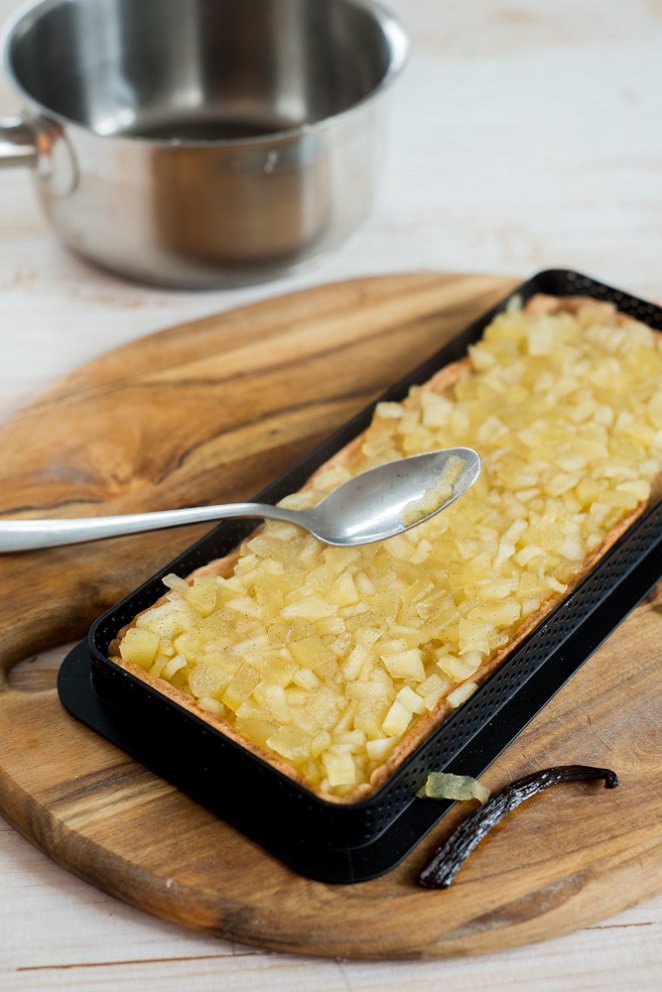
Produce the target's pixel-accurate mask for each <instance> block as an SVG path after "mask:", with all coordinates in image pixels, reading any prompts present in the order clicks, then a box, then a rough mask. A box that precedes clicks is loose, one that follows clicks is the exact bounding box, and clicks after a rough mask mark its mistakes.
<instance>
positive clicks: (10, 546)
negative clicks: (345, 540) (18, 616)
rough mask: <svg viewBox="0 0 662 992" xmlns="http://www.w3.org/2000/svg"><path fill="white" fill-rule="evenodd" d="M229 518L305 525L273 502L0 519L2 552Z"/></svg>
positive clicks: (57, 545)
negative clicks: (41, 517)
mask: <svg viewBox="0 0 662 992" xmlns="http://www.w3.org/2000/svg"><path fill="white" fill-rule="evenodd" d="M229 517H257V518H268V519H271V520H285V521H287V522H288V523H300V524H303V520H300V518H299V514H297V513H295V512H294V511H292V510H286V509H284V508H283V507H280V506H271V504H269V503H226V504H221V505H219V506H191V507H184V508H182V509H181V510H160V511H156V512H154V513H127V514H122V515H118V516H108V517H79V518H69V519H56V518H55V519H51V520H0V552H3V553H5V552H12V551H35V550H37V549H38V548H54V547H59V546H60V545H63V544H82V543H83V542H85V541H99V540H101V539H102V538H107V537H120V536H121V535H124V534H139V533H142V532H143V531H147V530H162V529H164V528H166V527H182V526H184V525H185V524H196V523H203V522H205V521H210V522H216V521H218V520H221V519H223V518H226V519H227V518H229Z"/></svg>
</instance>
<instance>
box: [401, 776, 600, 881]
mask: <svg viewBox="0 0 662 992" xmlns="http://www.w3.org/2000/svg"><path fill="white" fill-rule="evenodd" d="M591 779H604V783H605V788H606V789H615V788H616V786H617V785H618V776H617V775H616V772H613V771H611V770H610V769H609V768H593V767H592V766H591V765H558V766H556V767H554V768H544V769H542V771H539V772H534V773H533V774H532V775H527V776H525V777H524V778H520V779H517V781H515V782H511V783H510V785H507V786H506V787H505V788H504V789H501V791H500V792H497V793H495V794H494V795H493V796H492V798H491V799H489V800H488V802H486V803H485V805H484V806H481V808H480V809H478V810H476V812H475V813H473V814H472V815H471V816H469V817H467V819H466V820H463V822H462V823H461V824H460V825H459V827H458V828H457V830H455V831H454V832H453V833H452V834H451V836H450V837H449V838H448V839H447V840H446V841H445V842H444V843H443V844H442V845H441V847H439V848H438V849H437V851H436V853H435V855H434V857H433V858H432V860H431V861H430V863H429V864H428V865H427V867H425V868H424V869H423V871H422V872H421V874H420V875H419V879H418V880H419V882H420V884H421V885H422V886H424V887H425V888H428V889H447V888H448V886H449V885H450V884H451V882H452V881H453V879H454V878H455V876H456V875H457V873H458V872H459V870H460V868H461V867H462V865H463V864H464V862H465V861H466V859H467V858H468V857H469V855H470V854H471V852H472V851H473V850H474V848H476V847H477V846H478V844H480V842H481V840H483V838H484V837H486V836H487V834H488V833H489V832H490V830H491V829H492V828H493V827H495V826H496V825H497V824H498V823H500V822H501V820H503V818H504V817H505V816H507V815H508V813H510V812H511V811H512V810H514V809H516V808H517V807H518V806H520V805H521V804H522V803H523V802H526V800H527V799H531V797H532V796H535V795H537V794H538V793H539V792H543V791H544V790H545V789H549V787H550V786H552V785H557V784H558V783H560V782H579V781H589V780H591Z"/></svg>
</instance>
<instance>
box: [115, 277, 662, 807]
mask: <svg viewBox="0 0 662 992" xmlns="http://www.w3.org/2000/svg"><path fill="white" fill-rule="evenodd" d="M661 387H662V335H660V334H658V333H656V332H654V331H652V330H651V329H650V328H648V327H646V326H645V325H643V324H641V323H639V322H638V321H635V320H634V319H632V318H630V317H626V316H625V315H623V314H620V313H619V312H617V311H616V310H615V309H614V308H613V307H612V306H611V305H610V304H604V303H597V302H595V301H593V300H590V299H581V298H554V297H547V296H540V295H539V296H536V297H533V298H532V299H531V300H530V301H529V303H528V304H527V305H526V307H525V308H524V309H521V308H520V307H518V306H517V305H516V304H515V305H513V306H511V307H509V309H508V310H506V311H504V312H503V313H501V314H499V315H498V316H497V317H496V318H495V319H494V320H493V321H492V323H491V324H490V325H489V326H488V327H487V328H486V330H485V333H484V335H483V338H482V339H481V340H480V341H479V342H478V343H477V344H476V345H474V346H472V347H471V348H470V350H469V355H468V356H467V358H466V359H463V360H461V361H459V362H455V363H453V364H452V365H449V366H446V367H445V368H443V369H441V370H440V371H439V372H438V373H437V374H436V375H435V376H434V377H433V378H432V379H430V380H429V381H428V382H427V383H425V384H424V385H423V386H421V387H419V386H416V387H412V389H411V391H410V393H409V396H408V397H407V399H406V400H404V401H403V402H402V403H381V404H378V405H377V407H376V409H375V414H374V417H373V420H372V423H371V425H370V426H369V428H368V429H367V430H366V431H365V432H363V433H362V434H361V435H359V436H358V437H356V438H355V439H354V440H353V441H352V442H351V443H350V444H349V445H347V446H346V447H345V448H343V449H342V450H341V451H339V452H338V453H337V454H336V455H335V456H334V457H333V458H331V459H330V460H329V461H328V462H327V463H326V464H325V465H324V466H323V467H322V468H321V469H320V470H318V471H317V472H316V473H315V475H314V476H312V478H311V479H310V480H309V482H308V483H307V484H306V486H305V487H304V488H303V489H302V490H301V491H300V492H298V493H295V494H293V495H292V496H290V497H287V498H286V500H284V501H283V502H284V504H286V505H290V506H292V507H306V506H310V505H314V504H315V503H316V502H317V501H318V500H319V499H321V498H323V496H324V495H326V494H327V493H328V492H330V491H331V490H332V489H334V488H335V487H336V486H338V485H339V484H341V483H342V482H344V481H345V480H346V479H347V478H349V477H350V476H352V475H355V474H357V473H359V472H361V471H365V470H366V469H368V468H370V467H373V466H374V465H377V464H381V463H383V462H386V461H391V460H393V459H397V458H400V457H403V456H405V455H409V454H414V453H417V452H421V451H427V450H433V449H436V448H444V447H452V446H456V445H464V446H469V447H473V448H475V449H476V450H477V451H478V452H479V453H480V455H481V457H482V460H483V471H482V473H481V477H480V479H479V480H478V482H477V483H476V484H475V485H474V486H473V488H472V489H471V490H470V491H469V492H468V493H467V494H466V495H465V496H464V497H463V498H462V499H460V500H458V501H457V502H456V503H455V504H454V505H453V506H452V507H450V508H449V509H447V510H446V511H444V512H443V513H442V514H441V515H439V516H437V517H435V518H434V519H432V520H430V521H427V522H425V523H423V524H421V525H420V526H418V527H416V528H414V529H413V530H411V531H409V532H408V533H406V534H403V535H401V536H399V537H395V538H391V539H389V540H388V541H384V542H381V543H379V544H374V545H368V546H365V547H361V548H354V549H340V548H331V547H326V546H324V545H322V544H321V543H320V542H319V541H317V540H316V539H315V538H313V537H311V536H310V535H308V534H306V533H304V532H303V531H301V530H299V529H298V528H296V527H294V526H292V525H289V524H283V523H276V522H267V523H265V524H264V525H263V526H261V527H260V528H259V529H258V530H257V531H255V532H254V533H253V534H252V535H251V536H250V537H249V538H247V539H246V540H245V541H244V542H243V543H242V544H241V545H240V546H239V547H238V548H237V549H236V550H235V551H234V552H233V553H232V554H230V555H227V556H226V557H225V558H223V559H219V560H216V561H213V562H210V563H209V564H208V565H206V566H204V567H203V568H201V569H198V570H197V571H195V572H194V573H192V574H191V575H188V576H174V575H173V576H169V577H168V578H167V580H166V585H167V586H168V587H169V591H168V592H167V594H166V595H165V596H164V597H162V598H161V599H160V600H159V601H158V602H157V603H155V604H154V606H153V607H150V608H149V609H147V610H145V611H143V612H142V613H141V614H140V615H138V616H137V617H136V618H135V619H134V620H133V621H132V623H131V624H129V625H128V626H127V627H125V628H124V629H123V630H122V631H121V632H120V634H119V636H118V638H117V640H116V641H115V642H114V644H113V645H111V656H112V660H113V661H114V662H115V663H116V664H118V665H120V666H121V667H123V668H124V669H126V670H127V671H129V672H130V673H132V674H133V675H135V676H138V677H139V678H141V679H142V680H144V681H146V682H147V683H148V684H150V685H151V686H152V687H153V688H156V689H157V690H158V691H159V692H161V693H163V694H164V695H166V696H168V697H169V698H170V699H172V700H174V701H176V702H177V703H178V704H179V705H180V706H183V707H184V708H185V709H188V710H189V711H191V712H193V713H195V714H196V715H197V716H198V717H202V718H203V719H205V720H206V721H208V722H209V723H210V724H211V725H212V726H214V727H215V728H216V729H218V730H220V731H221V732H222V733H224V734H225V735H226V736H228V737H230V738H231V739H232V740H234V741H237V742H239V743H240V744H242V745H243V746H244V747H245V748H247V749H248V750H249V751H252V752H253V753H255V754H258V755H259V756H260V757H262V758H263V759H265V760H267V761H268V762H269V763H271V764H272V765H273V766H274V767H276V768H278V769H279V770H280V771H281V772H283V773H284V774H286V775H288V776H290V777H291V778H293V779H295V780H296V781H298V782H299V783H301V784H303V785H304V786H306V787H307V788H308V789H310V790H311V791H312V792H314V793H315V794H317V795H318V796H320V797H322V798H324V799H326V800H330V801H336V802H341V803H351V802H356V801H358V800H361V799H364V798H366V797H367V796H369V795H371V794H372V793H374V792H375V791H376V790H377V789H378V788H379V787H380V786H381V785H382V784H383V783H384V782H385V781H386V779H387V778H388V776H389V775H390V774H391V773H392V772H393V771H394V770H395V768H397V767H398V765H399V764H400V763H401V762H402V761H403V760H404V758H405V757H407V756H408V755H409V754H411V753H412V752H413V751H414V750H415V749H416V747H417V746H418V745H419V744H420V743H421V741H422V740H424V739H425V738H426V737H427V736H428V735H429V734H430V733H431V732H432V731H433V730H434V729H435V728H436V727H437V726H439V724H440V723H441V722H442V721H443V720H444V718H445V717H447V716H448V714H449V713H450V712H452V710H453V709H455V708H457V707H458V706H461V705H462V703H463V702H464V701H465V700H466V699H468V698H469V696H470V695H471V694H472V693H473V692H474V691H475V690H476V688H477V687H478V686H479V685H480V684H481V682H483V681H484V680H485V679H486V677H487V676H488V675H489V674H490V673H491V672H493V671H494V670H495V669H496V668H497V667H498V666H499V665H500V664H501V662H502V661H503V660H504V659H505V658H506V656H507V655H508V654H510V653H511V651H512V650H513V649H514V648H515V647H516V646H517V645H518V644H519V643H520V642H521V641H522V640H523V639H524V638H525V637H526V636H527V635H528V634H529V633H530V632H531V631H532V630H533V629H534V628H535V627H536V625H537V624H538V623H540V621H541V620H542V619H544V617H545V616H546V615H548V614H549V612H550V611H551V610H552V609H553V608H554V606H555V605H556V604H557V603H558V602H559V601H560V600H561V599H562V598H563V597H564V596H565V595H566V594H567V593H568V591H569V590H571V589H572V588H574V587H575V586H576V585H577V584H578V583H579V581H580V580H581V579H582V578H583V577H584V576H585V575H586V574H587V573H588V572H589V571H590V570H591V568H592V567H593V566H594V565H595V563H596V562H597V561H598V560H599V559H600V558H601V557H602V556H604V554H605V553H606V552H607V550H608V549H609V548H610V547H611V546H612V545H613V544H614V543H615V542H616V541H617V540H618V538H619V537H620V536H621V535H622V534H623V533H624V532H625V531H626V530H627V529H628V527H629V526H630V525H631V524H632V523H633V521H634V520H635V519H636V518H637V517H638V516H639V515H640V514H641V513H643V511H644V509H645V508H646V506H647V504H648V503H649V501H650V499H651V490H652V487H656V486H657V484H658V482H659V476H660V472H661V470H662V388H661Z"/></svg>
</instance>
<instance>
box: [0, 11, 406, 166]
mask: <svg viewBox="0 0 662 992" xmlns="http://www.w3.org/2000/svg"><path fill="white" fill-rule="evenodd" d="M70 2H73V0H36V2H35V0H27V2H25V3H23V4H22V5H21V6H20V7H19V8H18V10H16V11H15V12H14V13H13V14H12V15H10V16H9V17H8V18H7V20H6V21H5V22H4V24H3V25H2V27H1V28H0V59H1V63H2V68H3V71H4V73H5V75H6V76H7V78H8V79H9V81H10V83H11V85H12V86H13V88H14V89H15V90H16V91H17V92H18V93H19V94H20V96H22V97H23V99H24V100H25V101H27V103H28V105H29V106H30V109H31V110H35V111H36V112H37V113H38V114H39V116H40V117H43V118H44V119H46V120H50V121H55V122H57V123H58V124H61V125H63V126H66V127H75V128H79V129H80V130H81V131H84V132H86V133H87V134H89V135H92V136H93V137H95V138H100V139H102V140H113V141H126V142H128V143H130V144H131V145H135V144H140V145H147V146H150V147H158V146H161V147H167V148H180V147H181V148H196V147H201V148H208V147H211V148H229V149H230V148H247V147H249V148H250V147H260V146H261V145H264V144H269V145H273V144H274V143H276V144H277V143H280V142H283V141H290V140H292V139H293V138H301V137H304V136H306V135H309V134H312V133H316V132H317V131H321V130H328V129H330V128H331V127H333V126H335V124H336V123H337V122H339V121H343V120H345V119H347V118H348V117H350V116H352V115H354V114H355V113H357V112H358V111H360V110H361V109H363V108H364V107H365V106H366V105H367V104H369V103H371V102H373V101H374V100H376V99H377V98H378V97H379V96H381V95H382V93H384V92H385V91H386V90H387V89H389V88H390V86H391V85H392V83H393V82H394V81H395V80H396V79H397V78H398V76H399V75H400V74H401V72H402V70H403V69H404V67H405V65H406V62H407V58H408V55H409V48H410V42H409V37H408V35H407V32H406V31H405V28H404V26H403V24H402V21H401V20H400V18H399V17H398V16H397V15H395V14H393V13H392V12H391V11H390V10H388V9H387V8H386V7H385V6H383V5H382V4H381V3H380V2H378V0H341V2H342V3H344V4H346V5H347V6H353V7H357V8H363V9H364V10H366V11H368V12H369V13H370V14H371V15H372V16H373V18H374V20H375V22H376V23H377V24H378V25H379V27H380V28H381V30H382V33H383V35H384V37H385V39H386V40H387V42H388V46H389V53H390V59H389V65H388V68H387V70H386V72H385V74H384V76H383V77H382V79H380V81H379V82H378V83H377V84H376V85H375V86H374V87H373V88H372V89H371V90H370V92H368V93H366V94H365V96H363V97H361V99H360V100H357V101H356V102H355V103H352V104H350V106H348V107H346V108H345V109H344V110H341V111H339V112H338V113H335V114H330V115H329V116H327V117H322V118H320V119H319V120H317V121H312V122H309V123H308V122H307V123H304V124H299V125H296V126H293V127H288V128H283V129H282V130H279V131H274V132H269V133H268V134H259V133H258V134H255V135H250V136H246V137H234V138H194V139H189V138H185V139H179V138H178V139H167V138H154V137H149V136H144V135H131V134H122V133H108V134H104V133H102V132H101V131H95V130H94V129H93V128H92V127H90V126H89V125H87V124H84V123H82V122H81V121H78V120H76V119H75V118H73V117H69V116H67V115H66V114H62V113H60V112H59V111H56V110H53V109H51V108H50V107H47V106H46V105H45V104H43V103H42V102H41V101H40V100H38V99H36V97H34V96H33V95H32V94H31V93H30V91H29V90H28V89H27V88H26V87H25V86H24V85H23V84H22V83H21V82H20V80H19V79H18V77H17V75H16V73H15V72H14V68H13V64H12V45H13V42H14V40H15V37H16V35H17V34H18V32H19V30H20V29H21V28H23V30H27V29H28V28H29V26H30V23H34V22H35V21H36V20H37V19H38V18H39V17H41V16H42V15H43V14H45V13H47V12H48V11H49V10H50V9H53V8H55V7H59V6H62V5H63V4H66V3H70Z"/></svg>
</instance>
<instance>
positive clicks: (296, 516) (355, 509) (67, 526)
mask: <svg viewBox="0 0 662 992" xmlns="http://www.w3.org/2000/svg"><path fill="white" fill-rule="evenodd" d="M452 457H459V458H460V459H461V460H462V462H463V467H462V470H461V472H460V474H459V476H458V477H457V479H456V481H455V483H454V485H453V490H452V495H451V496H450V497H449V498H448V499H446V500H444V501H443V502H441V503H440V504H439V505H438V506H437V505H434V508H433V509H432V511H431V512H429V513H427V514H425V516H423V517H421V518H420V519H416V520H415V522H410V523H406V522H405V520H406V519H407V515H406V512H405V511H406V508H407V507H408V506H410V505H411V504H412V503H416V502H418V501H419V500H421V499H422V498H423V497H424V496H426V495H428V494H429V493H430V491H431V489H433V487H434V485H435V484H436V483H437V482H438V481H439V479H440V476H441V474H442V472H443V470H444V467H445V465H446V464H447V462H448V461H449V459H450V458H452ZM479 473H480V457H479V455H478V454H477V453H476V452H475V451H473V449H472V448H447V449H445V450H443V451H431V452H429V453H427V454H423V455H412V456H411V457H410V458H401V459H399V460H398V461H394V462H388V463H387V464H385V465H379V466H378V467H377V468H374V469H370V470H369V471H367V472H363V473H361V474H360V475H357V476H354V478H352V479H349V480H348V481H347V482H345V483H344V484H343V485H342V486H339V487H338V489H336V490H334V491H333V492H332V493H330V494H329V495H328V496H327V497H326V498H325V499H323V500H322V501H321V503H318V505H317V506H314V507H312V508H310V509H307V510H288V509H285V508H284V507H282V506H272V505H271V504H269V503H227V504H225V505H220V506H193V507H185V508H183V509H181V510H162V511H159V512H156V513H128V514H125V515H121V516H108V517H82V518H79V519H52V520H0V552H7V551H33V550H35V549H37V548H52V547H57V546H59V545H62V544H81V543H83V542H85V541H98V540H99V539H101V538H105V537H118V536H120V535H121V534H138V533H140V532H142V531H147V530H161V529H162V528H165V527H180V526H182V525H183V524H194V523H200V522H202V521H205V520H209V521H218V520H220V519H222V518H224V517H225V518H227V517H263V518H264V519H267V520H284V521H286V522H287V523H292V524H296V525H297V526H298V527H303V528H304V530H307V531H310V533H311V534H314V536H315V537H317V538H319V539H320V541H324V543H325V544H333V545H336V546H338V547H352V546H353V545H356V544H371V543H372V542H373V541H383V540H385V538H387V537H393V536H394V535H396V534H402V533H403V532H404V531H406V530H410V529H411V528H412V527H417V526H418V525H419V524H420V523H423V522H424V521H425V520H429V519H430V517H433V516H435V515H436V514H437V513H439V512H441V510H444V509H445V508H446V507H447V506H450V504H451V503H453V502H454V501H455V500H456V499H458V497H460V496H462V495H463V494H464V493H465V492H466V491H467V489H468V488H469V486H471V485H472V484H473V483H474V482H475V481H476V479H477V478H478V474H479ZM403 515H404V518H405V519H403Z"/></svg>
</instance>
